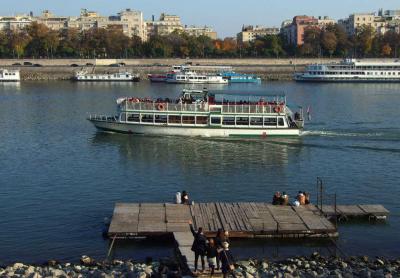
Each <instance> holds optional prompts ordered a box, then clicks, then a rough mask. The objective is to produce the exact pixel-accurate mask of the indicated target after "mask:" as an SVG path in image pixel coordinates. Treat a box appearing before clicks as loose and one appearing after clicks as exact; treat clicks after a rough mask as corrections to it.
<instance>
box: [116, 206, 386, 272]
mask: <svg viewBox="0 0 400 278" xmlns="http://www.w3.org/2000/svg"><path fill="white" fill-rule="evenodd" d="M388 214H389V211H388V210H386V209H385V208H384V207H383V206H381V205H356V206H355V205H350V206H323V207H322V209H320V208H318V207H317V206H315V205H305V206H299V207H294V206H274V205H272V204H269V203H255V202H232V203H220V202H215V203H196V204H194V205H181V204H172V203H116V204H115V208H114V213H113V216H112V220H111V223H110V227H109V230H108V236H109V237H110V238H113V241H114V240H115V239H129V238H135V237H151V236H162V235H173V237H174V239H175V241H176V246H177V251H178V254H179V258H180V259H181V261H182V265H183V266H184V268H185V269H186V271H187V272H189V273H190V272H191V271H192V270H193V268H194V266H193V261H194V254H193V252H192V251H191V245H192V242H193V236H192V234H191V232H190V228H189V221H191V222H192V223H193V226H194V228H195V229H197V228H198V227H203V231H204V233H205V235H206V236H209V237H210V236H215V234H216V232H217V230H218V229H219V228H221V229H223V230H228V231H229V236H230V237H231V238H306V237H320V238H322V237H326V238H329V237H337V236H338V232H337V227H336V225H335V224H334V223H333V222H331V221H329V220H328V218H331V217H332V216H337V217H338V216H340V217H361V216H363V217H371V216H375V217H386V216H387V215H388ZM112 245H113V244H111V246H112ZM111 248H112V247H111ZM110 251H111V249H110Z"/></svg>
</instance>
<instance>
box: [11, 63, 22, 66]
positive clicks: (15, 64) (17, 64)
mask: <svg viewBox="0 0 400 278" xmlns="http://www.w3.org/2000/svg"><path fill="white" fill-rule="evenodd" d="M12 65H13V66H21V63H14V64H12Z"/></svg>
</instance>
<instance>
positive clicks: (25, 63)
mask: <svg viewBox="0 0 400 278" xmlns="http://www.w3.org/2000/svg"><path fill="white" fill-rule="evenodd" d="M24 66H32V63H31V62H24Z"/></svg>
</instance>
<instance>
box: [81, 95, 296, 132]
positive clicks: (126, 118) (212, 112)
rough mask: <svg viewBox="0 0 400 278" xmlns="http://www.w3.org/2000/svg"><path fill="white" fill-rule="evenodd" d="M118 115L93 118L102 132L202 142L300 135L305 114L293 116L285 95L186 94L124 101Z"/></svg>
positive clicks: (93, 116) (91, 119) (92, 120)
mask: <svg viewBox="0 0 400 278" xmlns="http://www.w3.org/2000/svg"><path fill="white" fill-rule="evenodd" d="M117 104H118V114H117V115H116V116H101V115H100V116H99V115H91V116H90V117H89V118H88V120H89V121H91V122H92V123H93V124H94V125H95V126H96V127H97V128H98V129H100V130H104V131H112V132H120V133H132V134H144V135H176V136H181V135H182V136H202V137H235V136H238V137H240V136H242V137H247V136H255V137H268V136H299V135H300V134H301V132H302V130H303V126H304V121H303V111H302V109H301V108H299V110H298V111H297V112H295V113H293V112H292V110H291V109H289V107H288V106H287V105H286V97H285V96H266V95H252V96H248V95H247V96H239V95H237V94H225V93H224V94H222V93H208V92H207V91H198V90H184V91H183V92H182V95H181V97H180V98H179V99H178V100H177V101H171V100H169V99H156V100H152V99H139V98H121V99H118V100H117Z"/></svg>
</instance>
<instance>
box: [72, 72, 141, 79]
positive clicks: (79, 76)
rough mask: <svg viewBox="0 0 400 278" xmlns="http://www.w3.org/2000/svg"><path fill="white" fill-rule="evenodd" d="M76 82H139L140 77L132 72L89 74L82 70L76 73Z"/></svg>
mask: <svg viewBox="0 0 400 278" xmlns="http://www.w3.org/2000/svg"><path fill="white" fill-rule="evenodd" d="M74 80H76V81H86V82H88V81H96V82H99V81H104V82H110V81H112V82H115V81H130V82H138V81H140V77H139V75H137V74H132V73H130V72H117V73H105V74H100V73H89V72H88V71H87V70H81V71H78V72H76V73H75V76H74Z"/></svg>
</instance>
